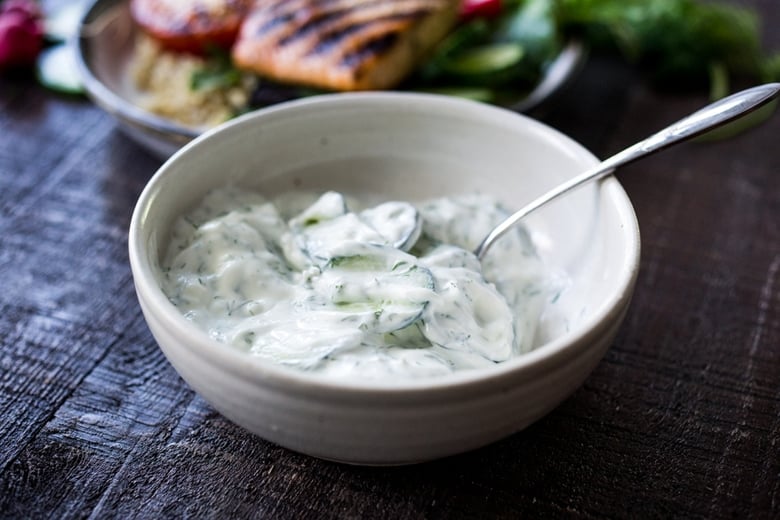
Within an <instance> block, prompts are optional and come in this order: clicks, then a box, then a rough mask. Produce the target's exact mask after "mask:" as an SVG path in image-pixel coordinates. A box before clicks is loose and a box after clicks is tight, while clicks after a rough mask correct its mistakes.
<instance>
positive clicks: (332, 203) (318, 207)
mask: <svg viewBox="0 0 780 520" xmlns="http://www.w3.org/2000/svg"><path fill="white" fill-rule="evenodd" d="M346 213H347V201H346V199H345V198H344V195H342V194H341V193H336V192H335V191H329V192H327V193H323V194H322V196H320V198H319V199H317V200H316V201H315V202H314V204H312V205H311V206H309V207H308V208H306V209H305V210H303V211H302V212H301V213H300V215H298V216H297V217H295V218H293V219H291V220H290V227H291V228H292V229H295V230H300V229H305V228H308V227H311V226H315V225H317V224H319V223H320V222H324V221H328V220H333V219H334V218H336V217H340V216H342V215H344V214H346Z"/></svg>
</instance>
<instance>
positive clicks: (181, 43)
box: [130, 0, 253, 54]
mask: <svg viewBox="0 0 780 520" xmlns="http://www.w3.org/2000/svg"><path fill="white" fill-rule="evenodd" d="M252 2H253V0H130V14H131V16H132V17H133V20H135V22H136V23H137V24H138V25H139V27H141V29H143V30H144V31H145V32H146V33H147V34H149V35H151V36H152V37H154V38H155V39H156V40H157V41H158V42H160V44H161V45H162V46H163V47H165V48H167V49H170V50H174V51H183V52H191V53H195V54H200V53H204V52H206V51H208V50H209V49H210V48H211V47H223V48H225V49H229V48H230V46H231V45H233V41H234V40H235V38H236V35H237V34H238V30H239V28H240V27H241V22H242V21H243V20H244V16H245V15H246V13H247V11H249V8H250V7H251V5H252Z"/></svg>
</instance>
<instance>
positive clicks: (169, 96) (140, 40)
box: [129, 34, 253, 127]
mask: <svg viewBox="0 0 780 520" xmlns="http://www.w3.org/2000/svg"><path fill="white" fill-rule="evenodd" d="M204 66H205V60H204V59H203V58H201V57H198V56H194V55H188V54H183V53H174V52H169V51H165V50H164V49H162V48H161V47H160V45H159V44H158V43H157V42H156V41H154V40H153V39H151V38H149V37H148V36H146V35H144V34H139V35H138V36H137V38H136V45H135V53H134V56H133V61H132V63H131V65H130V71H129V72H130V77H131V80H132V81H133V83H134V86H135V88H136V89H137V90H138V93H139V99H138V101H137V102H138V105H139V106H141V107H142V108H144V109H145V110H148V111H150V112H153V113H155V114H158V115H160V116H162V117H165V118H168V119H171V120H174V121H177V122H179V123H181V124H183V125H186V126H191V127H211V126H216V125H218V124H220V123H223V122H224V121H227V120H228V119H230V118H231V117H233V116H235V115H236V114H237V113H240V112H241V111H243V110H245V108H246V106H247V104H248V101H249V93H250V92H251V88H252V84H253V78H251V77H249V76H247V77H245V78H244V79H243V80H242V84H241V85H239V86H236V87H230V88H212V89H198V90H193V89H192V87H191V83H192V76H193V74H194V73H195V72H196V71H198V70H202V69H203V68H204Z"/></svg>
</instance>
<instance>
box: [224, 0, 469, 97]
mask: <svg viewBox="0 0 780 520" xmlns="http://www.w3.org/2000/svg"><path fill="white" fill-rule="evenodd" d="M459 5H460V0H283V1H279V0H256V1H255V4H254V7H253V8H252V9H251V10H250V12H249V14H248V15H247V17H246V18H245V20H244V23H243V25H242V26H241V30H240V32H239V35H238V38H237V40H236V43H235V44H234V46H233V49H232V55H233V61H234V63H235V64H236V65H237V66H238V67H239V68H243V69H247V70H251V71H253V72H255V73H257V74H259V75H261V76H265V77H268V78H272V79H275V80H277V81H279V82H283V83H297V84H304V85H310V86H314V87H321V88H326V89H332V90H368V89H386V88H392V87H394V86H396V85H397V84H398V83H399V82H401V81H402V80H403V79H404V78H405V77H406V76H407V75H408V74H409V73H410V72H411V70H412V69H413V68H414V67H415V66H416V65H417V64H418V63H419V61H420V59H422V58H423V57H425V56H426V55H427V54H428V52H429V51H430V50H431V48H432V47H433V46H434V45H435V44H436V43H438V42H439V40H441V39H442V38H443V37H444V36H445V35H446V34H447V33H448V32H449V31H450V29H451V28H452V27H453V25H454V24H455V22H456V20H457V13H458V7H459Z"/></svg>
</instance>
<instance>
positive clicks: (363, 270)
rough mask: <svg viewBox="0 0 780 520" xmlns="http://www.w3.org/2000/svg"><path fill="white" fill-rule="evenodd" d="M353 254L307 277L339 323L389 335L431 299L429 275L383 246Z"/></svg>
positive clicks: (406, 257)
mask: <svg viewBox="0 0 780 520" xmlns="http://www.w3.org/2000/svg"><path fill="white" fill-rule="evenodd" d="M354 252H355V254H352V255H347V256H340V257H336V258H333V259H332V260H331V261H330V262H329V263H328V264H327V265H326V266H325V268H324V269H323V271H322V273H321V274H320V275H319V276H318V277H316V278H314V279H312V288H313V289H314V290H315V291H316V292H317V293H319V294H321V295H322V296H323V297H324V298H325V300H326V301H327V303H328V305H329V307H330V308H331V309H332V310H333V311H336V312H340V313H343V318H342V319H341V321H344V322H354V324H355V325H356V326H357V327H359V328H360V329H361V330H365V331H368V332H375V333H380V334H384V333H389V332H393V331H396V330H400V329H403V328H405V327H408V326H410V325H411V324H412V323H414V322H415V321H417V320H419V319H420V317H421V316H422V313H423V311H424V309H425V307H426V305H427V304H428V302H429V301H430V299H431V297H433V295H434V279H433V275H432V274H431V272H430V271H429V270H428V269H427V268H425V267H423V266H421V265H419V264H417V263H416V259H415V258H414V257H413V256H411V255H407V254H406V253H403V252H401V251H398V250H397V249H394V248H392V247H389V246H369V245H359V246H357V247H356V248H355V251H354Z"/></svg>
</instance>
